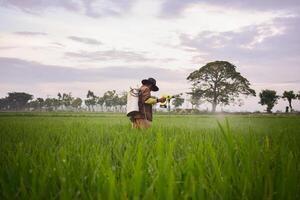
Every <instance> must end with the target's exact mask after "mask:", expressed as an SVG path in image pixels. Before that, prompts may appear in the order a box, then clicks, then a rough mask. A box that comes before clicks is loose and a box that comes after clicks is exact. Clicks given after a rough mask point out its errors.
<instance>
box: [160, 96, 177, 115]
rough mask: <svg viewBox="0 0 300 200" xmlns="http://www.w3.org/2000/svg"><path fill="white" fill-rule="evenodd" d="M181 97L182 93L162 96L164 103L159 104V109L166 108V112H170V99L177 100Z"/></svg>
mask: <svg viewBox="0 0 300 200" xmlns="http://www.w3.org/2000/svg"><path fill="white" fill-rule="evenodd" d="M181 95H182V93H180V94H176V95H162V97H164V98H166V101H165V102H163V103H160V105H159V107H161V108H168V111H170V110H171V105H170V103H171V99H173V98H178V97H180V96H181Z"/></svg>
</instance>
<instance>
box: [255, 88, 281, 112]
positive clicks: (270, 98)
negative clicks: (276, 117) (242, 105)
mask: <svg viewBox="0 0 300 200" xmlns="http://www.w3.org/2000/svg"><path fill="white" fill-rule="evenodd" d="M259 98H260V101H259V103H260V104H261V105H266V106H267V112H268V113H272V108H273V107H274V105H275V104H277V101H278V99H279V98H280V97H279V96H278V95H276V91H275V90H263V91H261V93H259Z"/></svg>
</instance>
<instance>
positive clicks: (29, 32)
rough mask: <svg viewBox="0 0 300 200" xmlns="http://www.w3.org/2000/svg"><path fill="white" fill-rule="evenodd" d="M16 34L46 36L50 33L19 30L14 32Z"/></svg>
mask: <svg viewBox="0 0 300 200" xmlns="http://www.w3.org/2000/svg"><path fill="white" fill-rule="evenodd" d="M14 34H16V35H23V36H45V35H48V34H47V33H43V32H31V31H18V32H14Z"/></svg>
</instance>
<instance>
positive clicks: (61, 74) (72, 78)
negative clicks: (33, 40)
mask: <svg viewBox="0 0 300 200" xmlns="http://www.w3.org/2000/svg"><path fill="white" fill-rule="evenodd" d="M186 75H187V71H186V70H183V71H180V70H171V69H165V68H159V67H149V66H145V67H142V66H139V67H128V66H122V67H120V66H115V67H104V68H97V69H95V68H93V69H88V68H87V69H77V68H70V67H65V66H54V65H44V64H41V63H38V62H30V61H26V60H21V59H17V58H5V57H0V83H5V84H9V83H11V84H16V83H18V84H37V83H47V82H51V83H55V82H97V81H104V80H110V81H113V80H115V81H117V82H118V81H119V80H124V79H125V80H131V79H137V78H139V79H142V78H147V77H151V76H152V77H155V78H157V79H158V80H160V81H169V82H178V81H182V80H185V77H186Z"/></svg>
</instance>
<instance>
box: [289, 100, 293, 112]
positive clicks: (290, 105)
mask: <svg viewBox="0 0 300 200" xmlns="http://www.w3.org/2000/svg"><path fill="white" fill-rule="evenodd" d="M289 107H290V111H291V112H292V111H293V108H292V100H289Z"/></svg>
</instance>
